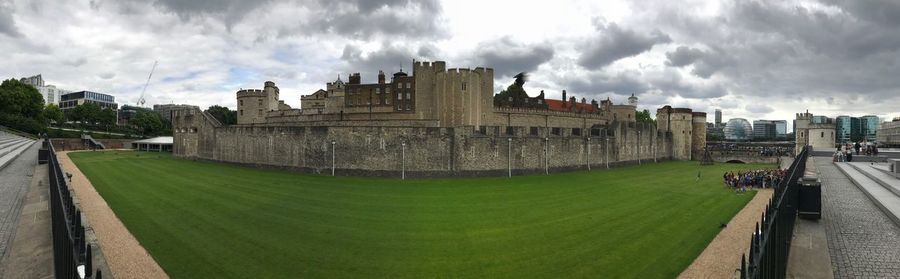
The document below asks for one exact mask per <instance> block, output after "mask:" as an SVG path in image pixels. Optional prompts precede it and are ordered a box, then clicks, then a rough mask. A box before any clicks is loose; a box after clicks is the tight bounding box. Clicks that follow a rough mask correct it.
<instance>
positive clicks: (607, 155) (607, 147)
mask: <svg viewBox="0 0 900 279" xmlns="http://www.w3.org/2000/svg"><path fill="white" fill-rule="evenodd" d="M606 168H607V169H609V136H607V137H606Z"/></svg>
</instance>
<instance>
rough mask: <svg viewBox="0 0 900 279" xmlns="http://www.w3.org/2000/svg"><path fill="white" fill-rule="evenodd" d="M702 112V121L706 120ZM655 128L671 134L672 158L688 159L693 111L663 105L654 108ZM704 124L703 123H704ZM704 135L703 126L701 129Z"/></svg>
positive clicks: (690, 149)
mask: <svg viewBox="0 0 900 279" xmlns="http://www.w3.org/2000/svg"><path fill="white" fill-rule="evenodd" d="M705 118H706V115H705V114H704V122H705V121H706V119H705ZM656 123H657V125H658V126H657V130H659V131H661V132H665V133H671V135H672V154H671V155H672V158H674V159H676V160H690V159H691V151H692V149H693V148H694V146H693V144H692V142H693V134H694V125H693V111H692V110H691V109H689V108H673V107H671V106H664V107H662V108H659V109H657V110H656ZM704 125H705V123H704ZM702 132H703V134H704V135H705V133H706V131H705V127H704V129H703V131H702Z"/></svg>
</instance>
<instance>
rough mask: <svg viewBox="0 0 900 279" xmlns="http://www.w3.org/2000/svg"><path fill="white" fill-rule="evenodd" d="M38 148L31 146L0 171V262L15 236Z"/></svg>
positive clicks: (35, 145) (37, 145)
mask: <svg viewBox="0 0 900 279" xmlns="http://www.w3.org/2000/svg"><path fill="white" fill-rule="evenodd" d="M40 147H41V146H40V144H34V145H32V146H31V147H29V148H28V149H26V150H25V151H24V152H22V154H19V157H18V158H16V159H15V160H13V162H11V163H10V164H9V165H7V166H6V167H5V168H3V169H0V261H2V260H4V259H5V258H6V253H7V252H8V250H9V246H10V245H9V244H10V242H11V241H12V236H13V234H15V231H16V224H18V221H19V213H20V212H21V211H22V202H23V201H24V200H25V194H26V193H28V185H31V176H32V174H33V173H34V166H35V165H36V164H37V151H38V149H39V148H40Z"/></svg>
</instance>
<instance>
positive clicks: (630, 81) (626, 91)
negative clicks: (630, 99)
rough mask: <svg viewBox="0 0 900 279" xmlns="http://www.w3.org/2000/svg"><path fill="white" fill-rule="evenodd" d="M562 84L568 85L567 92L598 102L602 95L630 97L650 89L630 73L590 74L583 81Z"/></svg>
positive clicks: (570, 81) (577, 80)
mask: <svg viewBox="0 0 900 279" xmlns="http://www.w3.org/2000/svg"><path fill="white" fill-rule="evenodd" d="M563 84H567V85H568V88H569V90H568V92H571V93H575V94H578V95H580V96H585V97H587V98H589V99H590V98H594V99H598V100H599V99H600V98H601V97H602V96H601V95H603V94H608V93H614V94H618V95H630V94H632V93H641V92H646V91H647V90H649V89H650V86H649V85H648V84H647V83H646V82H644V81H643V80H642V78H641V77H639V76H635V75H633V74H630V73H616V74H607V73H604V72H598V73H591V74H590V75H589V76H588V77H587V78H585V79H574V80H568V81H566V82H565V83H563Z"/></svg>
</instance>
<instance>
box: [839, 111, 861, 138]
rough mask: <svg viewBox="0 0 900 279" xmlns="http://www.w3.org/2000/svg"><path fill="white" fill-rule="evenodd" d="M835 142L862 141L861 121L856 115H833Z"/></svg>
mask: <svg viewBox="0 0 900 279" xmlns="http://www.w3.org/2000/svg"><path fill="white" fill-rule="evenodd" d="M834 123H835V133H834V135H835V139H834V140H835V142H839V143H848V142H858V141H863V138H864V136H863V130H862V121H860V118H858V117H850V116H847V115H841V116H838V117H835V119H834Z"/></svg>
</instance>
